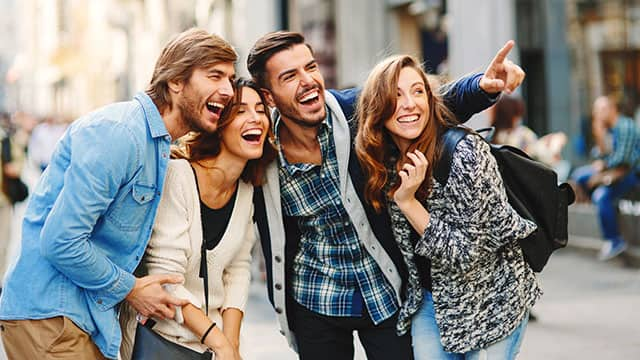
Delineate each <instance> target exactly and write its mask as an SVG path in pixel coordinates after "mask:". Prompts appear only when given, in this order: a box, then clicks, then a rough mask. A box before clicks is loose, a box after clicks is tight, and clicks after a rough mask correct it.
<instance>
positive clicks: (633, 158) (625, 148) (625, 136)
mask: <svg viewBox="0 0 640 360" xmlns="http://www.w3.org/2000/svg"><path fill="white" fill-rule="evenodd" d="M611 132H612V135H613V136H612V138H613V151H612V152H611V153H610V154H609V155H607V156H606V157H605V161H606V163H607V168H613V167H616V166H619V165H628V166H629V167H630V168H631V169H636V171H638V170H640V128H639V127H638V126H636V124H635V123H634V122H633V120H631V119H630V118H628V117H626V116H620V117H619V118H618V121H617V122H616V125H615V126H614V127H613V129H611Z"/></svg>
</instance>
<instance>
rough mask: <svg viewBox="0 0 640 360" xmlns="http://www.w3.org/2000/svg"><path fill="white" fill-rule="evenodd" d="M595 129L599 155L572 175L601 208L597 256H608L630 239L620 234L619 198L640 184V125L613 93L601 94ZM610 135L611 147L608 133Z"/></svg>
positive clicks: (596, 105)
mask: <svg viewBox="0 0 640 360" xmlns="http://www.w3.org/2000/svg"><path fill="white" fill-rule="evenodd" d="M592 115H593V118H592V131H593V137H594V140H595V143H596V148H597V149H598V152H599V154H600V157H601V158H600V159H598V160H595V161H594V162H593V163H591V164H589V165H585V166H582V167H580V168H577V169H576V170H575V171H574V172H573V174H572V179H573V180H574V181H575V183H576V184H577V189H576V190H577V192H579V193H580V192H582V193H586V194H591V200H592V201H593V203H594V204H595V205H596V207H597V209H598V220H599V222H600V229H601V230H602V236H603V237H604V240H605V242H604V244H603V245H602V248H601V249H600V253H599V254H598V258H599V259H600V260H608V259H611V258H614V257H616V256H618V255H620V254H621V253H622V252H624V251H625V250H626V248H627V242H626V241H625V239H624V238H622V235H621V234H620V228H619V226H618V215H617V211H616V203H617V201H618V200H619V199H620V198H621V197H622V196H623V195H625V193H627V192H628V191H630V190H631V189H633V188H634V187H636V186H637V185H638V184H640V176H638V173H639V172H640V127H638V126H637V125H636V123H635V122H634V121H633V120H632V119H631V118H629V117H626V116H624V115H622V114H620V113H619V111H618V106H617V104H616V102H615V100H613V99H612V98H611V97H609V96H601V97H598V98H597V99H596V100H595V101H594V103H593V111H592ZM607 135H611V140H612V142H611V148H609V146H607V141H606V137H607Z"/></svg>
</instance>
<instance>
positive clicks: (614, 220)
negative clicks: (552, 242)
mask: <svg viewBox="0 0 640 360" xmlns="http://www.w3.org/2000/svg"><path fill="white" fill-rule="evenodd" d="M594 173H595V171H594V170H593V168H592V167H591V165H585V166H581V167H579V168H577V169H576V170H574V172H573V176H572V178H573V179H574V180H575V181H576V182H577V183H578V184H579V185H580V186H582V187H583V188H584V189H585V190H586V189H587V182H588V181H589V178H591V176H593V174H594ZM638 183H640V178H638V175H636V173H634V172H631V173H629V174H627V175H626V176H624V177H623V178H621V179H619V180H618V181H616V182H615V183H613V184H611V185H600V186H598V187H597V188H596V189H595V190H594V191H593V194H592V195H591V200H592V201H593V203H594V204H595V205H596V207H597V208H598V219H599V220H600V228H601V229H602V236H603V237H604V238H605V239H607V240H609V241H617V240H619V239H621V237H620V231H619V230H618V214H617V211H616V202H617V201H618V200H620V198H621V197H622V196H623V195H624V194H625V193H626V192H627V191H629V190H631V189H633V188H634V186H636V185H637V184H638Z"/></svg>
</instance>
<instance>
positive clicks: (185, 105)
mask: <svg viewBox="0 0 640 360" xmlns="http://www.w3.org/2000/svg"><path fill="white" fill-rule="evenodd" d="M234 76H235V70H234V68H233V64H232V63H218V64H214V65H212V66H210V67H208V68H197V69H195V70H194V71H193V73H192V74H191V77H190V78H189V81H188V82H186V83H185V84H184V87H183V88H182V94H181V96H180V98H179V99H178V101H177V104H176V106H177V107H178V109H179V110H180V113H181V116H182V120H183V122H184V124H185V125H186V126H187V127H188V128H189V129H190V130H194V131H202V132H214V131H215V130H216V129H217V128H218V120H220V116H221V115H222V111H223V110H224V108H225V106H226V105H227V104H228V103H229V100H231V98H232V97H233V85H232V81H233V78H234Z"/></svg>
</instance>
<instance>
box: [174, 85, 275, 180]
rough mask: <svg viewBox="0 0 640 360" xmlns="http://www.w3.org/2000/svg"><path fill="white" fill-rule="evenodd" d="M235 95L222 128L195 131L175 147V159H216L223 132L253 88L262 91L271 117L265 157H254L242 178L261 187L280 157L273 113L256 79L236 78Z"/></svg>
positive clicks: (268, 117) (266, 110) (265, 145)
mask: <svg viewBox="0 0 640 360" xmlns="http://www.w3.org/2000/svg"><path fill="white" fill-rule="evenodd" d="M233 87H234V97H233V101H232V102H231V107H230V109H229V111H225V112H224V113H223V115H222V119H220V123H219V124H218V128H217V130H216V131H214V132H213V133H208V132H191V133H189V134H187V135H185V136H184V137H183V138H181V139H180V141H179V143H178V144H177V145H174V146H172V147H171V157H172V158H175V159H185V160H187V161H189V162H198V161H201V160H204V159H211V158H215V157H216V156H218V155H219V154H220V144H221V142H222V140H221V134H222V132H223V131H224V129H225V128H226V127H227V126H228V125H229V124H230V123H231V122H232V121H233V119H234V118H235V116H236V115H237V113H238V108H239V105H240V103H241V102H242V90H243V89H244V88H251V89H253V90H255V92H257V93H258V96H260V101H262V103H263V104H264V106H265V113H266V115H267V119H269V126H268V132H267V138H266V139H265V141H264V145H263V148H262V156H261V157H260V158H259V159H252V160H249V161H248V162H247V165H246V166H245V167H244V170H243V172H242V174H241V175H240V178H241V179H242V180H243V181H244V182H246V183H251V184H252V185H254V186H260V185H262V184H263V183H264V180H265V171H266V168H267V165H269V163H271V161H273V159H275V157H276V149H275V147H274V146H273V139H274V137H273V130H272V124H271V116H270V115H269V111H268V108H267V102H266V100H265V98H264V95H263V94H262V92H261V91H260V88H258V85H256V83H255V82H254V81H253V80H250V79H245V78H238V79H237V80H236V81H234V84H233Z"/></svg>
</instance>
